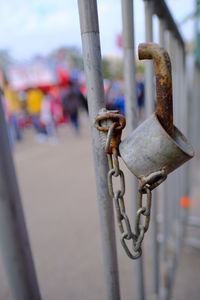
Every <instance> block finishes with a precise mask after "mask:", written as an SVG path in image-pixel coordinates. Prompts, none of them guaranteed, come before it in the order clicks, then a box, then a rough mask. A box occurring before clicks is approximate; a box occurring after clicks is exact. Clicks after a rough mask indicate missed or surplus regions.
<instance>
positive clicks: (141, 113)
mask: <svg viewBox="0 0 200 300" xmlns="http://www.w3.org/2000/svg"><path fill="white" fill-rule="evenodd" d="M137 103H138V110H139V121H143V120H144V82H143V81H138V82H137Z"/></svg>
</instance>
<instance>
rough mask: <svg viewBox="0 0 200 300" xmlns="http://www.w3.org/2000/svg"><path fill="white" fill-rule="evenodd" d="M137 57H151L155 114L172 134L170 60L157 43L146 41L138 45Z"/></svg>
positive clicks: (171, 134)
mask: <svg viewBox="0 0 200 300" xmlns="http://www.w3.org/2000/svg"><path fill="white" fill-rule="evenodd" d="M138 54H139V59H141V60H142V59H152V60H153V61H154V69H155V74H156V98H157V105H156V115H157V117H158V119H159V121H160V123H161V124H162V126H163V127H164V129H165V130H166V131H167V133H168V134H169V135H170V136H173V131H174V125H173V100H172V75H171V61H170V57H169V54H168V53H167V51H166V50H165V49H164V48H162V47H160V46H159V45H157V44H153V43H146V44H140V45H139V47H138Z"/></svg>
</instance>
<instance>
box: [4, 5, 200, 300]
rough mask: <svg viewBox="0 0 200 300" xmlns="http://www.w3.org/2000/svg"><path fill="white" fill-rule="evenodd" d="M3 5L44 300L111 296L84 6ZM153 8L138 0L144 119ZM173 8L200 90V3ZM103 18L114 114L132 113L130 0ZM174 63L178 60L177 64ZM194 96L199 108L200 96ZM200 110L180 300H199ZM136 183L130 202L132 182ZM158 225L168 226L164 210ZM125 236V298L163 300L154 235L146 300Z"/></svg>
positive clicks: (109, 8)
mask: <svg viewBox="0 0 200 300" xmlns="http://www.w3.org/2000/svg"><path fill="white" fill-rule="evenodd" d="M0 2H1V9H0V20H1V26H0V41H1V42H0V87H1V90H0V92H1V99H2V105H3V109H4V116H5V120H6V128H7V135H8V138H9V145H10V150H11V152H12V156H13V159H14V165H15V169H16V173H17V179H18V184H19V188H20V193H21V197H22V204H23V209H24V214H25V219H26V224H27V229H28V233H29V238H30V243H31V249H32V254H33V259H34V263H35V268H36V273H37V277H38V282H39V287H40V291H41V295H42V299H46V300H55V299H56V300H62V299H63V300H64V299H70V300H73V299H74V300H78V299H88V300H89V299H91V300H98V299H99V300H103V299H107V298H106V288H105V277H104V268H103V255H102V248H101V247H102V246H101V238H100V221H99V212H98V203H97V200H96V187H95V174H94V167H93V155H92V143H91V137H90V123H89V117H88V102H87V87H86V77H85V73H84V69H83V58H82V46H81V34H80V25H79V14H78V4H77V2H76V1H73V0H68V1H64V0H43V1H40V0H36V1H33V0H29V1H25V0H12V1H0ZM144 2H145V1H142V0H134V34H135V51H136V53H135V61H136V84H137V105H138V106H137V109H138V113H139V122H142V121H143V120H144V119H145V118H146V112H145V105H146V104H145V99H146V97H145V86H146V85H145V63H144V62H141V61H139V60H138V55H137V48H138V44H139V43H142V42H144V41H145V13H144V9H145V3H144ZM158 2H159V1H158ZM165 3H166V5H167V6H168V8H169V11H170V14H171V16H172V18H173V20H174V22H175V24H176V26H177V29H178V31H179V32H180V35H181V36H182V38H183V41H184V51H185V52H184V55H185V57H186V71H185V72H186V73H188V74H189V76H188V78H189V79H187V80H186V83H187V82H189V81H190V79H191V78H192V79H193V80H194V82H195V84H196V85H195V86H199V77H198V76H197V74H196V73H195V72H196V71H194V68H193V66H194V65H195V66H196V65H197V66H198V64H199V63H200V26H199V24H200V23H199V22H200V9H199V1H198V0H196V1H195V0H192V1H189V0H187V1H184V2H183V1H181V0H176V1H175V0H166V1H165ZM98 13H99V28H100V41H101V53H102V71H103V78H104V93H105V101H106V107H107V108H108V109H118V110H120V112H121V113H122V114H123V115H126V113H125V112H126V105H125V91H124V73H123V72H124V71H123V37H122V16H121V1H116V0H100V1H98ZM152 20H153V41H154V42H156V43H159V20H158V17H157V16H156V15H154V16H153V19H152ZM172 56H173V52H172ZM173 63H174V61H173V59H172V67H173ZM195 70H196V69H195ZM197 70H198V67H197ZM177 74H178V73H177ZM174 78H177V77H176V73H175V75H174ZM174 78H173V79H174ZM192 79H191V80H192ZM179 87H180V86H179ZM193 87H194V86H192V85H190V88H188V94H189V92H191V93H192V90H193ZM195 93H196V94H195V95H196V98H195V100H194V102H195V101H197V102H198V96H199V94H198V93H199V90H198V89H196V90H195ZM190 95H191V94H190ZM196 99H197V100H196ZM189 101H190V100H188V102H187V103H193V102H189ZM191 101H192V100H191ZM195 103H196V102H195ZM180 105H181V104H180ZM189 105H190V104H189ZM191 105H192V104H191ZM195 105H196V104H195ZM198 108H199V106H198V105H197V106H194V107H193V108H192V109H191V110H190V117H189V120H188V122H189V123H191V126H190V127H187V128H186V127H184V126H183V128H180V126H179V128H180V130H181V131H184V133H185V134H186V135H188V133H189V139H190V141H192V144H193V146H194V147H195V151H196V154H197V157H196V159H195V162H194V163H193V166H192V168H193V169H192V171H191V172H193V173H192V176H191V177H190V183H189V184H190V188H189V190H190V192H189V193H188V194H187V195H185V194H182V195H179V196H180V197H178V200H177V201H180V200H181V199H182V202H181V203H182V204H181V205H182V206H181V209H183V208H185V207H186V208H187V215H188V210H189V211H190V216H191V215H192V216H193V215H194V217H193V218H191V223H193V225H192V226H191V224H190V226H191V227H192V228H191V227H189V229H188V230H187V233H188V234H187V237H185V243H184V245H183V244H182V245H181V250H182V251H181V252H180V253H178V259H177V260H178V264H176V268H175V269H176V272H175V274H176V275H175V276H174V277H173V294H172V296H171V297H172V299H182V300H184V299H188V298H189V297H190V299H191V300H192V299H195V300H197V299H199V298H200V286H199V271H200V252H199V249H200V242H199V238H200V234H199V230H198V229H199V226H200V221H199V219H198V217H200V208H199V203H198V200H199V182H200V173H199V168H198V166H199V160H198V159H199V149H198V145H199V142H198V141H197V139H198V125H199V121H198V114H199V112H198ZM182 121H184V120H182ZM177 123H178V121H177ZM180 124H181V123H180ZM184 128H185V129H184ZM188 128H189V130H188ZM196 131H197V133H196ZM193 141H194V143H193ZM122 168H123V167H122ZM124 169H125V168H124ZM124 172H125V175H127V170H126V169H125V170H124ZM127 186H128V189H127V195H128V196H129V193H130V192H129V182H127ZM184 197H185V198H184ZM184 201H185V202H184ZM170 203H171V202H170ZM127 205H128V209H127V210H130V206H131V205H130V203H129V202H128V204H127ZM172 205H173V204H172ZM181 209H180V210H181ZM172 210H173V208H172ZM157 218H158V224H161V223H162V214H161V213H160V212H159V213H158V216H157ZM187 220H188V219H187ZM150 227H151V226H150ZM116 231H117V233H116V239H117V249H118V256H119V258H118V259H119V274H120V286H121V296H122V297H121V299H124V300H125V299H126V300H129V299H137V300H139V299H147V300H149V299H161V298H158V295H157V298H156V297H154V298H153V295H154V292H152V273H153V270H152V268H153V267H152V256H151V254H150V251H152V245H151V243H152V241H151V239H152V235H151V234H152V233H151V232H150V233H149V234H147V236H148V237H147V240H146V241H145V243H144V274H145V275H144V277H145V279H144V282H145V294H146V296H145V298H137V297H138V296H137V293H136V292H135V291H136V289H137V287H136V286H135V282H134V281H135V279H134V277H135V276H137V269H135V267H134V262H132V261H130V260H129V259H128V258H127V257H126V256H125V254H124V252H123V249H122V248H121V245H120V242H119V234H118V229H116ZM150 231H151V229H150ZM188 236H189V237H190V241H188ZM191 237H192V239H191ZM157 239H158V243H159V245H160V244H161V243H162V240H163V237H162V235H161V234H159V233H158V236H157ZM186 240H187V241H188V242H186ZM0 243H3V242H2V240H1V241H0ZM170 243H172V244H173V243H174V240H173V239H171V240H170V239H169V244H170ZM158 247H160V246H158ZM172 248H173V247H172ZM159 249H160V248H159ZM170 249H171V248H170ZM179 256H180V257H179ZM179 258H180V259H179ZM5 264H6V263H5V261H4V259H3V256H2V258H1V261H0V299H2V300H10V299H12V297H11V291H10V290H11V288H10V286H9V281H8V279H7V275H6V272H5V269H6V265H5ZM174 264H175V262H174ZM162 268H163V266H162ZM172 269H173V266H172ZM162 272H163V270H161V277H162V275H163V274H162ZM161 281H162V283H160V285H162V284H163V281H164V279H161ZM165 288H166V286H165ZM159 293H160V292H159ZM140 296H141V295H140ZM154 296H155V295H154ZM141 297H142V296H141ZM143 297H144V295H143ZM13 299H14V298H13ZM168 299H169V298H168ZM19 300H21V299H19ZM27 300H28V299H27Z"/></svg>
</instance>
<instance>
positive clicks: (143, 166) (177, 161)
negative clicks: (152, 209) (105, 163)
mask: <svg viewBox="0 0 200 300" xmlns="http://www.w3.org/2000/svg"><path fill="white" fill-rule="evenodd" d="M138 52H139V59H153V61H154V68H155V74H156V98H157V103H156V112H155V113H154V114H153V115H151V116H150V117H149V118H148V119H147V120H145V121H144V122H143V123H142V124H141V125H139V126H138V127H137V128H136V130H134V131H133V132H132V133H131V134H130V135H129V136H128V137H127V138H126V139H125V140H123V141H122V142H121V143H120V145H119V152H120V155H121V157H122V159H123V161H124V162H125V164H126V166H127V167H128V169H129V170H130V171H131V172H132V173H133V174H134V175H135V176H136V177H137V178H138V179H140V181H141V182H142V184H146V183H150V185H151V188H152V189H153V188H154V187H156V186H158V185H159V184H160V183H161V182H162V181H163V180H164V179H165V178H166V177H167V175H168V174H169V173H171V172H172V171H174V170H175V169H176V168H178V167H179V166H181V165H182V164H183V163H185V162H186V161H187V160H189V159H191V158H192V157H193V156H194V150H193V148H192V146H191V145H190V144H189V143H188V141H187V139H186V138H185V136H184V135H183V134H182V133H181V132H180V131H179V130H178V129H177V128H176V126H174V124H173V101H172V77H171V62H170V58H169V55H168V53H167V52H166V51H165V50H164V49H163V48H160V47H159V46H158V45H157V44H151V43H149V44H140V45H139V48H138Z"/></svg>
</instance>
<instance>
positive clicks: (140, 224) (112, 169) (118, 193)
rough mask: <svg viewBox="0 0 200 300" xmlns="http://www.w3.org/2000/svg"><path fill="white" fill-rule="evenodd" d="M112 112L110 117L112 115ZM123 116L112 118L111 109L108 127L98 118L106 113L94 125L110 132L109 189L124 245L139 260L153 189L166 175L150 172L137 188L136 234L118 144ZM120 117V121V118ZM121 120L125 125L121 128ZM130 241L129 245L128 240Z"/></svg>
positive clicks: (107, 138) (108, 135) (108, 143)
mask: <svg viewBox="0 0 200 300" xmlns="http://www.w3.org/2000/svg"><path fill="white" fill-rule="evenodd" d="M109 115H110V116H111V118H109ZM122 117H123V116H121V115H119V114H117V117H116V116H115V117H113V113H112V112H108V114H106V115H105V120H108V119H110V120H112V121H113V122H112V123H111V124H110V125H109V126H107V127H103V126H102V127H101V126H100V124H99V120H101V121H103V120H104V117H103V116H98V117H97V118H96V121H95V126H96V128H97V129H98V130H100V131H104V132H107V137H106V143H105V151H106V153H107V157H108V165H109V171H108V177H107V180H108V190H109V194H110V196H111V198H112V199H113V202H114V206H115V212H116V218H117V223H118V227H119V231H120V233H121V237H120V241H121V244H122V246H123V248H124V250H125V252H126V254H127V255H128V257H130V258H131V259H137V258H139V257H140V256H141V255H142V241H143V239H144V235H145V233H146V232H147V230H148V228H149V223H150V214H151V200H152V193H151V190H153V189H154V188H155V187H156V186H157V185H158V184H160V183H161V182H162V181H164V179H165V178H166V175H165V172H164V171H163V170H162V171H158V172H155V173H152V174H150V175H149V176H148V177H144V178H142V179H141V180H140V188H139V190H138V200H139V201H138V202H139V208H138V210H137V213H136V219H135V233H133V231H132V229H131V225H130V221H129V218H128V215H127V214H126V209H125V203H124V194H125V178H124V173H123V171H122V170H121V169H120V166H119V159H118V157H119V150H118V145H119V142H120V137H121V131H122V129H123V128H124V126H125V125H124V124H125V121H124V120H123V118H122ZM118 120H119V121H118ZM120 122H121V124H122V125H123V126H121V127H120ZM119 128H120V130H121V131H120V130H119ZM113 177H115V178H117V177H119V182H120V188H118V189H116V190H115V189H114V181H113ZM144 197H145V198H146V205H144V204H143V199H144ZM128 241H129V242H130V241H131V249H130V246H128V245H127V242H128Z"/></svg>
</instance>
